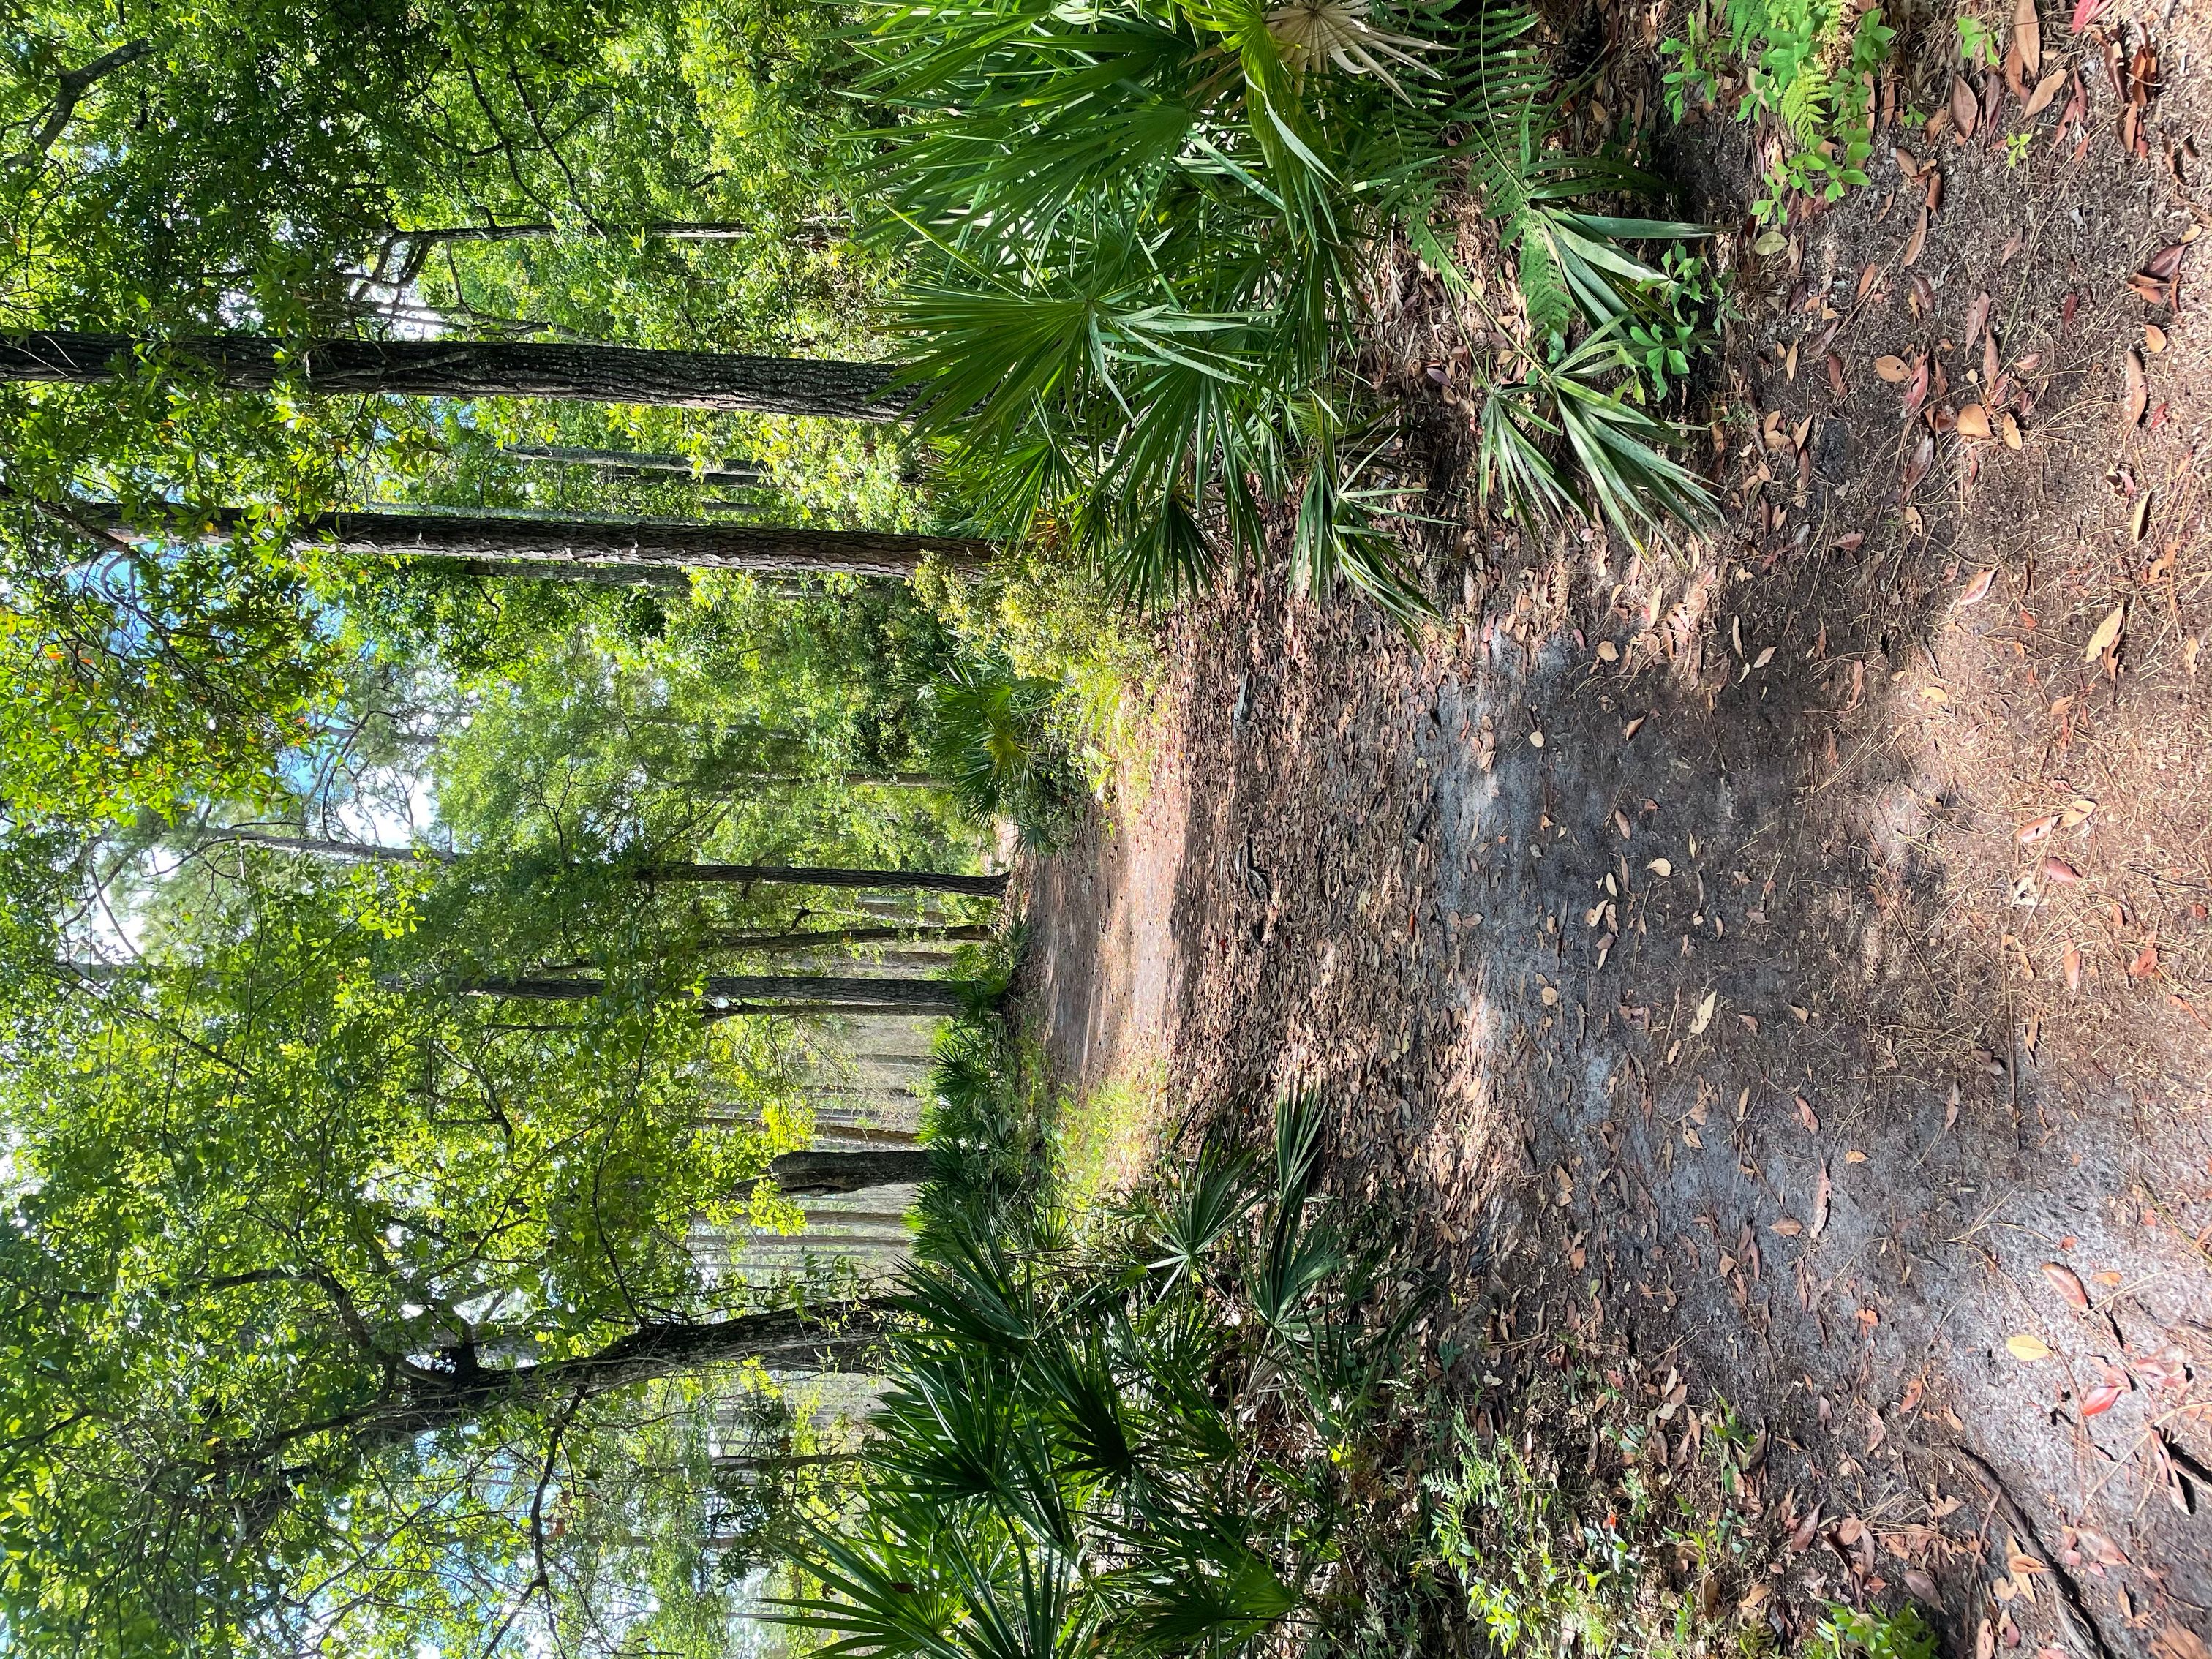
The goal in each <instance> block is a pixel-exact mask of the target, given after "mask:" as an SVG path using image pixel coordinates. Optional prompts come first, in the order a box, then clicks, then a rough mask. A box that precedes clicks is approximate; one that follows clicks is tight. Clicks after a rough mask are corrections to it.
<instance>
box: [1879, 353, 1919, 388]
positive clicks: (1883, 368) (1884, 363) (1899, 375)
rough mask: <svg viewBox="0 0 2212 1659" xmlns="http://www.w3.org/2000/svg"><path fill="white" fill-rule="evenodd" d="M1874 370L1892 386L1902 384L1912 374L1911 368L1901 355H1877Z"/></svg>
mask: <svg viewBox="0 0 2212 1659" xmlns="http://www.w3.org/2000/svg"><path fill="white" fill-rule="evenodd" d="M1874 372H1875V374H1879V375H1881V378H1882V379H1883V380H1887V381H1888V382H1889V383H1890V385H1892V386H1903V385H1904V384H1905V381H1906V380H1910V379H1911V376H1912V370H1911V368H1910V367H1909V366H1908V365H1907V364H1906V362H1905V359H1904V358H1902V357H1877V358H1875V360H1874Z"/></svg>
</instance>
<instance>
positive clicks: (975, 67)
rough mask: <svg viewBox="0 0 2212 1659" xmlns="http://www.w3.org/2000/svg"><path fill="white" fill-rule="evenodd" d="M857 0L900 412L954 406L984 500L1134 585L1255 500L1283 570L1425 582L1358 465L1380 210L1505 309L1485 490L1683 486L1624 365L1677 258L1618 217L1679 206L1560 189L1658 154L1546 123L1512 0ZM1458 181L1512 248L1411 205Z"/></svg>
mask: <svg viewBox="0 0 2212 1659" xmlns="http://www.w3.org/2000/svg"><path fill="white" fill-rule="evenodd" d="M879 18H880V21H878V24H877V26H876V27H875V28H874V29H873V30H872V32H871V33H868V34H867V35H866V37H865V39H864V42H863V44H864V47H865V49H866V51H867V52H869V53H870V54H871V55H872V56H873V57H874V58H875V59H876V60H877V62H878V65H879V67H878V70H877V71H876V72H875V74H874V75H873V76H871V77H869V78H867V79H866V80H865V81H864V82H863V83H862V84H863V86H864V87H865V88H866V89H867V90H868V91H869V92H871V93H872V94H874V95H876V96H878V97H879V98H881V99H882V100H884V102H885V103H887V104H889V105H890V106H893V107H895V108H896V109H898V110H900V111H902V112H903V113H904V115H905V117H906V122H905V125H902V126H900V127H898V128H896V129H895V130H893V131H890V133H888V134H886V135H885V137H886V139H887V141H888V149H889V155H888V170H887V173H886V180H885V185H884V206H885V208H886V210H887V214H886V217H887V220H888V222H889V224H890V231H889V232H888V233H887V234H890V236H891V237H892V238H893V239H894V240H896V241H897V242H898V243H899V244H900V246H901V247H902V252H903V253H904V255H905V257H907V258H908V259H909V260H910V261H911V262H912V264H913V268H914V270H915V275H914V276H913V277H912V278H911V279H910V280H909V282H908V284H907V285H906V287H905V289H904V290H903V294H902V299H901V300H900V301H899V303H898V306H897V308H896V313H895V321H896V323H897V324H898V325H900V326H901V327H902V328H903V329H904V330H905V331H907V332H908V335H909V336H910V337H911V338H912V354H911V355H912V368H911V370H910V374H911V376H912V379H913V380H914V383H915V408H916V411H917V413H918V415H919V416H920V417H921V422H922V424H923V426H924V428H925V429H928V430H933V431H936V432H939V433H943V434H946V435H951V436H952V437H954V438H955V439H956V440H957V447H956V454H957V460H956V471H957V476H958V477H960V478H962V479H963V480H964V482H965V483H967V485H968V486H969V490H970V493H971V494H972V495H973V496H974V497H975V499H976V500H977V501H979V502H980V504H981V505H980V512H981V516H982V517H984V518H985V519H986V520H989V521H990V522H991V524H992V526H993V527H994V529H995V530H997V531H999V532H1002V533H1007V534H1012V535H1016V536H1023V535H1027V534H1030V533H1032V532H1036V531H1037V530H1038V529H1039V527H1040V526H1051V533H1052V534H1053V535H1054V537H1064V538H1066V542H1067V544H1068V545H1069V546H1070V547H1072V548H1073V550H1075V551H1077V552H1078V553H1079V554H1081V555H1083V556H1087V557H1089V558H1091V559H1093V560H1095V561H1097V562H1098V563H1099V564H1100V565H1101V566H1102V567H1103V568H1104V569H1106V570H1107V571H1108V572H1109V574H1110V575H1111V577H1112V579H1113V580H1114V582H1115V585H1116V586H1118V588H1119V589H1120V590H1121V592H1123V593H1124V594H1126V595H1127V596H1129V597H1131V598H1133V599H1143V600H1164V599H1171V598H1173V597H1174V596H1176V595H1177V594H1179V593H1182V592H1188V591H1190V590H1192V589H1194V588H1197V587H1200V586H1204V585H1205V584H1206V583H1207V582H1208V581H1210V580H1212V579H1213V578H1214V577H1215V576H1216V575H1217V574H1218V573H1219V572H1220V571H1221V570H1222V569H1223V568H1225V566H1226V565H1227V563H1228V562H1230V561H1231V559H1232V558H1235V557H1239V556H1242V557H1256V556H1261V555H1262V554H1263V553H1264V552H1265V551H1266V550H1267V548H1268V547H1269V545H1270V542H1271V532H1275V533H1276V534H1279V536H1280V537H1281V538H1283V539H1285V540H1286V541H1287V544H1288V550H1289V556H1290V563H1291V571H1292V574H1293V576H1294V579H1295V580H1297V581H1298V582H1299V583H1300V584H1301V585H1303V586H1306V587H1309V588H1310V589H1312V590H1313V591H1315V592H1322V593H1325V592H1328V590H1330V589H1331V588H1332V587H1333V586H1336V585H1337V584H1338V583H1340V582H1342V583H1346V584H1348V585H1350V586H1352V587H1353V588H1355V589H1357V590H1358V591H1360V592H1364V594H1366V595H1367V596H1368V597H1369V598H1370V599H1373V600H1374V601H1375V602H1376V603H1377V604H1379V605H1383V607H1384V608H1385V609H1386V610H1389V611H1391V612H1393V613H1394V614H1395V615H1397V616H1399V617H1403V618H1410V617H1413V616H1415V615H1417V614H1419V613H1420V612H1421V611H1424V610H1425V608H1426V601H1425V599H1424V598H1423V596H1422V595H1421V593H1420V592H1419V589H1418V587H1417V586H1415V584H1414V582H1413V579H1412V577H1411V575H1410V574H1408V572H1407V569H1406V568H1405V567H1404V565H1403V563H1402V562H1401V552H1400V550H1399V548H1398V546H1397V543H1396V540H1395V536H1394V535H1393V533H1392V528H1391V525H1390V520H1391V518H1392V516H1393V515H1394V514H1395V513H1397V512H1398V511H1399V510H1401V509H1402V508H1403V507H1405V505H1406V501H1405V499H1404V492H1403V491H1402V489H1399V488H1397V487H1396V486H1395V485H1394V484H1392V483H1390V481H1389V478H1388V477H1385V476H1383V474H1382V473H1381V472H1379V471H1378V470H1377V469H1376V467H1375V466H1374V465H1372V458H1373V456H1374V455H1375V453H1376V452H1377V450H1378V449H1379V448H1380V447H1381V446H1382V444H1383V442H1384V441H1386V440H1387V439H1388V438H1389V436H1390V435H1392V429H1391V428H1390V427H1389V423H1388V422H1387V421H1386V420H1385V419H1384V418H1383V411H1382V410H1381V409H1380V408H1379V407H1378V405H1377V403H1376V398H1375V397H1374V396H1373V394H1372V392H1371V390H1370V388H1368V387H1367V386H1364V384H1363V383H1362V381H1361V380H1360V378H1359V376H1358V374H1356V373H1355V372H1354V370H1353V367H1352V343H1353V340H1354V337H1355V335H1356V331H1358V328H1359V327H1360V325H1362V324H1363V322H1364V320H1366V319H1367V316H1368V305H1367V301H1366V298H1365V294H1366V289H1367V286H1368V283H1369V279H1370V278H1371V277H1373V276H1375V275H1376V270H1377V263H1378V260H1380V259H1381V258H1383V257H1384V255H1385V254H1386V253H1387V252H1388V251H1389V249H1390V248H1391V247H1392V246H1394V245H1401V244H1405V243H1410V245H1411V246H1412V248H1413V251H1415V252H1419V253H1420V254H1421V255H1422V256H1423V257H1424V258H1425V259H1426V261H1427V262H1428V263H1429V264H1431V266H1433V267H1435V268H1436V269H1437V270H1439V272H1441V273H1443V274H1444V275H1445V276H1447V278H1448V280H1449V281H1451V282H1453V283H1455V284H1456V285H1457V286H1458V288H1459V290H1460V294H1461V297H1462V299H1463V300H1465V301H1468V302H1470V303H1473V304H1475V305H1477V306H1479V307H1481V308H1482V309H1483V310H1485V311H1486V312H1487V313H1490V317H1491V320H1492V322H1493V323H1494V324H1495V325H1497V329H1496V333H1497V337H1498V338H1499V339H1502V340H1504V341H1505V342H1506V343H1505V344H1504V345H1503V346H1500V347H1498V348H1496V349H1494V351H1493V352H1492V356H1491V357H1490V359H1489V361H1487V362H1485V363H1483V364H1481V365H1480V369H1479V373H1480V374H1481V375H1482V376H1483V377H1484V378H1485V379H1486V380H1487V383H1488V389H1487V390H1486V392H1485V393H1484V394H1483V395H1484V396H1485V397H1486V399H1487V402H1488V404H1489V405H1490V407H1491V414H1490V415H1489V416H1488V417H1486V423H1485V432H1486V450H1485V453H1486V471H1487V472H1488V474H1489V475H1490V476H1491V477H1492V479H1494V481H1495V483H1496V484H1497V486H1498V490H1499V492H1500V498H1501V499H1502V500H1503V501H1504V504H1505V505H1506V506H1507V507H1509V508H1511V509H1514V510H1518V511H1522V512H1525V513H1530V514H1532V515H1548V514H1550V513H1556V512H1559V511H1564V510H1579V511H1587V512H1591V513H1603V514H1604V515H1605V516H1606V517H1607V518H1608V519H1610V520H1613V522H1615V523H1616V524H1618V525H1620V526H1622V527H1623V528H1624V529H1625V530H1627V531H1629V532H1632V533H1634V534H1640V533H1642V532H1644V531H1646V530H1648V529H1649V528H1650V527H1651V526H1653V525H1655V524H1656V523H1658V522H1659V521H1661V520H1662V519H1663V518H1664V517H1665V516H1667V515H1669V514H1681V513H1697V512H1699V511H1700V510H1701V509H1702V507H1703V506H1704V503H1705V495H1704V491H1703V489H1702V487H1701V486H1700V485H1699V483H1698V482H1697V481H1696V480H1695V479H1694V478H1692V477H1691V476H1690V475H1689V474H1688V473H1686V471H1683V470H1682V469H1681V468H1680V467H1679V466H1678V465H1675V464H1674V462H1672V461H1670V460H1668V459H1667V458H1666V456H1665V455H1664V453H1662V448H1661V446H1662V444H1664V443H1665V442H1667V441H1668V440H1669V439H1671V437H1672V436H1673V433H1672V431H1671V429H1670V428H1668V427H1667V426H1666V425H1664V424H1663V423H1662V422H1658V421H1656V420H1654V419H1653V418H1651V417H1650V416H1649V415H1647V414H1646V413H1644V411H1643V410H1641V409H1639V408H1638V407H1637V406H1636V405H1635V404H1634V403H1633V402H1632V398H1633V396H1634V395H1635V394H1636V393H1637V392H1638V391H1639V390H1640V388H1639V387H1638V385H1637V384H1636V382H1635V380H1634V379H1633V376H1632V374H1630V372H1629V371H1630V365H1629V362H1628V360H1627V357H1626V345H1627V340H1626V334H1625V332H1624V328H1625V325H1626V321H1627V320H1628V319H1630V318H1631V317H1632V316H1634V315H1638V314H1640V313H1643V312H1644V311H1646V310H1650V309H1652V308H1654V307H1659V308H1662V309H1663V306H1661V305H1660V303H1659V302H1660V301H1661V299H1662V295H1663V293H1664V290H1665V289H1667V287H1668V277H1667V276H1666V275H1665V273H1664V272H1662V270H1658V269H1656V268H1655V267H1654V266H1652V265H1651V264H1648V263H1646V262H1645V261H1644V259H1643V258H1641V257H1639V256H1638V255H1637V254H1635V253H1633V252H1630V251H1629V250H1630V246H1631V245H1633V244H1635V243H1638V242H1641V241H1649V240H1680V239H1681V238H1684V237H1691V236H1696V235H1699V234H1702V233H1701V232H1700V231H1699V229H1698V228H1696V227H1693V226H1687V225H1680V224H1673V223H1668V222H1658V221H1652V220H1644V219H1629V218H1621V217H1616V216H1603V215H1595V214H1591V213H1589V212H1585V211H1581V210H1577V208H1576V207H1575V206H1574V205H1573V204H1574V203H1575V202H1576V201H1577V200H1579V199H1583V198H1588V197H1592V196H1594V195H1604V196H1619V195H1621V194H1623V193H1624V192H1631V193H1633V192H1641V191H1650V189H1652V188H1653V187H1654V181H1652V180H1650V179H1646V178H1644V176H1643V175H1640V174H1638V173H1633V172H1632V171H1631V170H1629V169H1627V168H1625V167H1619V166H1613V165H1610V164H1607V165H1601V164H1599V163H1595V162H1586V161H1572V160H1571V159H1568V158H1566V157H1564V156H1563V155H1560V154H1559V152H1558V151H1557V150H1556V149H1554V148H1553V147H1552V143H1551V140H1552V134H1553V125H1554V122H1555V111H1554V106H1553V99H1552V96H1551V94H1550V83H1551V75H1550V72H1549V70H1547V68H1546V67H1545V66H1544V65H1543V64H1541V61H1540V60H1539V59H1538V58H1537V57H1536V56H1535V54H1534V52H1532V51H1531V50H1529V48H1528V46H1527V44H1526V40H1525V37H1526V35H1527V33H1528V30H1529V29H1530V27H1532V19H1531V18H1530V16H1529V15H1528V14H1527V13H1525V12H1522V11H1521V10H1519V9H1515V8H1512V7H1510V6H1504V5H1483V4H1479V3H1471V4H1461V5H1457V6H1451V5H1443V6H1427V5H1416V6H1414V7H1413V8H1412V9H1406V10H1403V11H1400V10H1396V9H1388V10H1386V9H1374V10H1370V8H1369V7H1368V6H1366V5H1365V4H1364V3H1361V0H1309V3H1304V4H1297V5H1291V6H1283V7H1279V8H1275V9H1268V8H1267V7H1265V6H1263V5H1261V3H1259V0H1116V3H1112V4H1107V5H1101V6H1089V7H1083V8H1073V7H1068V6H1065V5H1060V4H1055V3H1051V0H980V3H967V4H957V5H952V6H936V5H932V6H927V7H922V6H894V7H890V8H886V9H884V10H883V11H882V12H881V13H880V14H879ZM1417 30H1418V31H1419V33H1413V31H1417ZM1461 191H1466V192H1467V193H1468V194H1471V195H1472V196H1473V197H1474V199H1475V200H1476V202H1477V203H1478V204H1480V210H1481V212H1482V213H1483V214H1484V215H1485V216H1487V217H1488V218H1489V219H1491V220H1492V221H1493V222H1495V226H1496V232H1495V234H1496V238H1497V240H1498V244H1499V246H1500V249H1501V252H1502V253H1504V254H1506V255H1510V258H1512V260H1513V261H1514V263H1515V265H1516V273H1517V276H1516V282H1515V283H1501V284H1498V285H1497V286H1496V287H1492V286H1489V285H1486V284H1482V283H1469V282H1468V280H1467V279H1466V278H1464V277H1463V276H1461V275H1460V273H1459V272H1458V271H1457V270H1456V266H1455V260H1454V259H1453V258H1452V257H1451V255H1450V254H1449V253H1448V252H1446V251H1445V249H1444V247H1443V245H1442V243H1441V242H1440V241H1439V240H1438V238H1437V235H1436V234H1435V233H1434V231H1433V230H1432V229H1431V226H1430V219H1431V216H1432V215H1433V214H1435V213H1437V211H1439V210H1442V209H1444V208H1446V207H1448V206H1449V202H1448V200H1447V198H1448V197H1457V194H1458V192H1461ZM1516 289H1517V291H1516ZM1584 329H1587V331H1588V334H1587V337H1586V338H1583V339H1581V340H1579V341H1577V338H1576V337H1577V333H1578V332H1579V331H1583V330H1584Z"/></svg>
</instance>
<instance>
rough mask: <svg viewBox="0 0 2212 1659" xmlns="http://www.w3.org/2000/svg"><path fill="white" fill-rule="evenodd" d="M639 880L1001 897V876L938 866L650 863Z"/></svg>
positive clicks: (1002, 885)
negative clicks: (887, 867) (856, 867)
mask: <svg viewBox="0 0 2212 1659" xmlns="http://www.w3.org/2000/svg"><path fill="white" fill-rule="evenodd" d="M637 876H638V879H639V880H640V881H702V882H720V883H726V884H732V885H737V886H744V885H746V884H750V883H753V882H764V883H781V884H785V885H787V886H794V887H893V888H900V889H903V890H907V891H910V892H917V893H966V894H969V895H971V896H975V897H978V898H1000V897H1003V896H1005V894H1006V877H1005V876H1004V875H996V876H956V875H951V874H948V873H946V872H943V871H938V870H830V869H822V868H817V867H814V866H807V865H797V864H656V865H649V866H647V867H646V868H644V869H642V870H641V871H639V872H637Z"/></svg>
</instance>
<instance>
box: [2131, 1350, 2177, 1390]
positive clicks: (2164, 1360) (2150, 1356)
mask: <svg viewBox="0 0 2212 1659" xmlns="http://www.w3.org/2000/svg"><path fill="white" fill-rule="evenodd" d="M2128 1363H2129V1364H2130V1365H2132V1366H2133V1367H2134V1368H2135V1373H2136V1376H2137V1377H2138V1378H2139V1379H2141V1381H2142V1385H2143V1387H2145V1388H2147V1389H2165V1390H2166V1392H2167V1393H2169V1394H2179V1393H2180V1392H2181V1391H2182V1390H2183V1389H2185V1388H2187V1387H2188V1386H2189V1356H2188V1355H2187V1354H2185V1353H2184V1352H2182V1351H2181V1350H2180V1349H2179V1347H2176V1346H2172V1345H2171V1344H2169V1345H2167V1346H2165V1347H2163V1348H2159V1349H2156V1350H2154V1352H2150V1353H2146V1354H2136V1355H2133V1356H2131V1357H2130V1359H2129V1361H2128Z"/></svg>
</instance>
